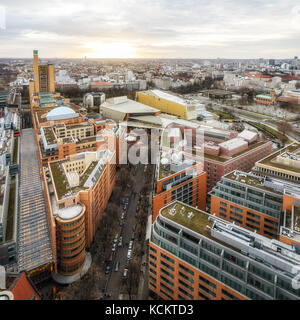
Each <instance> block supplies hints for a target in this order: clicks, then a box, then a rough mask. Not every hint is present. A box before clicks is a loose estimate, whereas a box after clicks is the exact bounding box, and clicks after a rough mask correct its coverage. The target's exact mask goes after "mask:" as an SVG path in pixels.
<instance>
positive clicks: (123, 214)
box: [121, 211, 125, 220]
mask: <svg viewBox="0 0 300 320" xmlns="http://www.w3.org/2000/svg"><path fill="white" fill-rule="evenodd" d="M121 219H122V220H123V219H125V212H124V211H123V212H122V215H121Z"/></svg>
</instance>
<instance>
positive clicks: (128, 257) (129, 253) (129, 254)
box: [127, 250, 132, 259]
mask: <svg viewBox="0 0 300 320" xmlns="http://www.w3.org/2000/svg"><path fill="white" fill-rule="evenodd" d="M131 253H132V250H128V252H127V259H131Z"/></svg>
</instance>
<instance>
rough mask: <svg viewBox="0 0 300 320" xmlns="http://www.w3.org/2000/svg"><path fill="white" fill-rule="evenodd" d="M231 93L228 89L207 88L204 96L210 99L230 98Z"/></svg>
mask: <svg viewBox="0 0 300 320" xmlns="http://www.w3.org/2000/svg"><path fill="white" fill-rule="evenodd" d="M232 95H233V93H232V92H230V91H226V90H217V89H215V90H207V91H205V96H206V97H207V98H210V99H220V100H225V99H232Z"/></svg>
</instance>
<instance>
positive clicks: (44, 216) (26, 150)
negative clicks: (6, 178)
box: [16, 129, 55, 282]
mask: <svg viewBox="0 0 300 320" xmlns="http://www.w3.org/2000/svg"><path fill="white" fill-rule="evenodd" d="M19 144H20V148H19V159H20V160H19V161H20V168H19V174H18V180H19V182H18V186H19V190H18V194H17V196H18V199H17V212H18V214H17V219H16V220H17V248H18V250H17V271H18V272H22V271H27V272H28V274H29V276H30V277H31V278H32V280H34V281H35V282H40V281H43V280H45V279H48V278H49V277H50V275H51V272H52V271H53V264H54V262H55V251H54V243H53V242H52V239H51V235H50V225H49V217H48V213H47V210H46V202H45V197H44V187H45V184H44V182H43V179H42V176H41V171H40V166H39V156H38V149H37V145H36V140H35V136H34V130H33V129H24V130H23V131H22V135H21V138H20V143H19Z"/></svg>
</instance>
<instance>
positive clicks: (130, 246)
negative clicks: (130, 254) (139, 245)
mask: <svg viewBox="0 0 300 320" xmlns="http://www.w3.org/2000/svg"><path fill="white" fill-rule="evenodd" d="M132 247H133V241H132V240H131V241H130V242H129V246H128V249H132Z"/></svg>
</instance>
